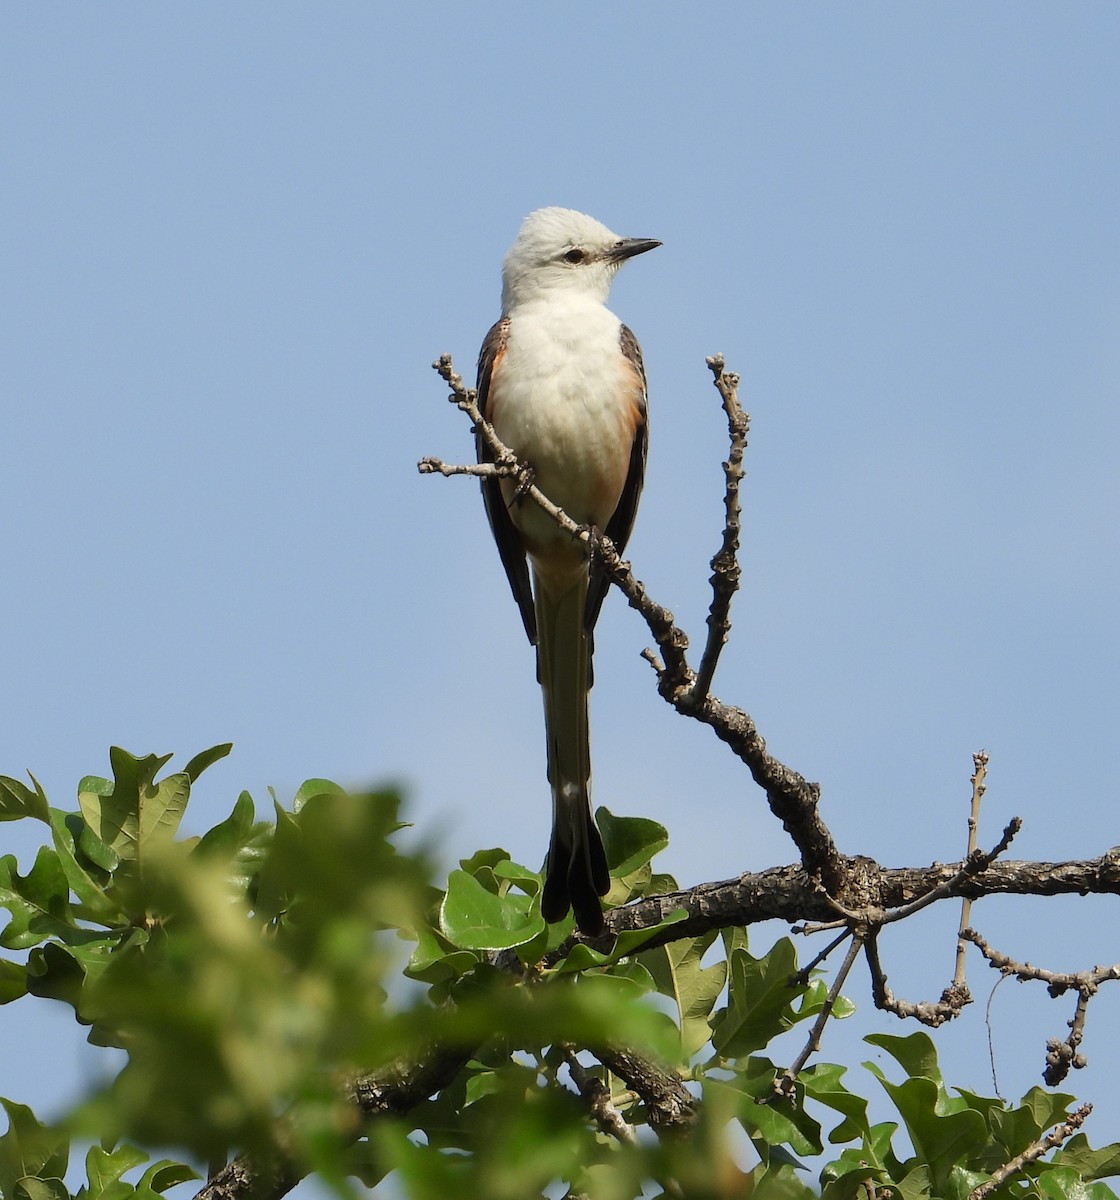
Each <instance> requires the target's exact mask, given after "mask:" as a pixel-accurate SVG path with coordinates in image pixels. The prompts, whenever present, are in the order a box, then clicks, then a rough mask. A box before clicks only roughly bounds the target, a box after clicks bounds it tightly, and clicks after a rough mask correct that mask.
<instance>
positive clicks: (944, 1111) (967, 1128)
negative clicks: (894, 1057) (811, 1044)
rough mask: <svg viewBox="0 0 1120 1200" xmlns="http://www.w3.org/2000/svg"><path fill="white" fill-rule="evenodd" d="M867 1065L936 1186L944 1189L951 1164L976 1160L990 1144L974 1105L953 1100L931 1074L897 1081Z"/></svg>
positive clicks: (936, 1188) (982, 1120)
mask: <svg viewBox="0 0 1120 1200" xmlns="http://www.w3.org/2000/svg"><path fill="white" fill-rule="evenodd" d="M867 1065H868V1068H869V1069H870V1070H871V1071H872V1072H873V1073H874V1074H875V1075H876V1076H878V1078H879V1082H880V1083H881V1084H882V1085H883V1088H884V1090H885V1091H886V1093H887V1095H888V1096H890V1098H891V1099H892V1100H893V1101H894V1104H895V1107H896V1108H897V1109H898V1111H899V1114H900V1115H901V1117H902V1120H903V1123H904V1124H905V1126H906V1131H907V1133H908V1134H909V1135H910V1140H911V1142H912V1143H913V1144H914V1149H915V1151H916V1152H917V1154H918V1158H919V1159H920V1160H922V1161H923V1162H925V1163H927V1164H928V1166H929V1170H930V1178H931V1179H932V1181H933V1186H934V1189H935V1190H936V1191H938V1192H940V1191H942V1190H943V1189H944V1185H945V1183H946V1181H947V1179H948V1177H949V1172H950V1171H951V1170H952V1168H953V1167H954V1166H957V1165H960V1164H964V1163H968V1162H971V1161H973V1159H974V1158H975V1157H976V1155H977V1154H978V1153H979V1152H981V1151H982V1150H983V1148H984V1146H985V1145H986V1144H987V1142H988V1128H987V1122H986V1121H985V1120H984V1118H983V1117H982V1116H981V1115H980V1113H978V1112H977V1111H976V1110H975V1109H971V1108H965V1107H964V1101H963V1100H960V1099H952V1100H950V1099H949V1097H948V1096H947V1095H946V1093H945V1090H944V1088H943V1087H941V1086H940V1085H939V1084H937V1083H934V1081H933V1080H932V1079H929V1078H928V1077H925V1076H915V1077H913V1078H911V1079H907V1080H904V1081H903V1082H902V1083H900V1084H895V1083H891V1082H890V1081H889V1080H888V1079H886V1078H884V1077H883V1075H882V1073H881V1072H880V1071H878V1070H877V1069H876V1068H875V1066H874V1064H871V1063H869V1064H867Z"/></svg>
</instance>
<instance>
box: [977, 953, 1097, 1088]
mask: <svg viewBox="0 0 1120 1200" xmlns="http://www.w3.org/2000/svg"><path fill="white" fill-rule="evenodd" d="M961 937H962V938H964V939H965V941H968V942H971V943H972V944H973V945H974V946H975V947H976V948H977V949H978V950H979V951H980V953H981V954H982V955H983V956H984V957H985V958H986V959H987V960H988V962H989V963H990V964H991V966H993V967H994V968H995V969H996V970H997V971H999V973H1000V974H1001V975H1012V976H1014V977H1015V978H1016V979H1018V980H1020V981H1021V982H1024V983H1026V982H1028V981H1030V980H1036V981H1040V982H1042V983H1045V984H1046V985H1047V988H1046V990H1047V991H1048V992H1049V993H1050V995H1051V996H1052V997H1054V998H1055V999H1056V998H1057V997H1058V996H1062V995H1064V994H1065V993H1066V992H1068V991H1076V992H1077V1004H1076V1005H1075V1007H1074V1012H1073V1017H1072V1019H1071V1020H1069V1021H1068V1022H1067V1024H1068V1026H1069V1036H1068V1037H1067V1038H1066V1039H1065V1040H1064V1041H1060V1040H1059V1039H1058V1038H1051V1039H1050V1040H1049V1041H1048V1042H1047V1043H1046V1070H1045V1071H1044V1072H1043V1073H1042V1078H1043V1079H1044V1081H1045V1082H1046V1084H1047V1086H1048V1087H1056V1086H1057V1085H1058V1084H1059V1083H1061V1082H1062V1080H1063V1079H1065V1077H1066V1076H1067V1075H1068V1074H1069V1071H1070V1068H1071V1067H1073V1068H1074V1070H1080V1068H1082V1067H1084V1066H1085V1065H1086V1059H1085V1056H1084V1055H1083V1054H1081V1053H1079V1051H1078V1046H1080V1045H1081V1039H1082V1038H1083V1037H1084V1036H1085V1017H1086V1013H1087V1012H1088V1008H1089V1001H1090V1000H1091V999H1092V997H1093V996H1095V995H1096V994H1097V990H1098V988H1099V987H1100V985H1101V984H1102V983H1108V982H1109V981H1111V980H1115V979H1120V963H1114V964H1113V965H1112V966H1110V967H1099V966H1098V967H1094V968H1093V969H1092V970H1091V971H1075V972H1064V971H1048V970H1046V968H1045V967H1036V966H1033V965H1032V964H1031V963H1028V962H1017V961H1016V960H1015V959H1013V958H1010V957H1009V956H1008V955H1006V954H1002V953H1001V952H1000V951H999V950H996V949H994V948H993V947H992V946H990V945H988V943H987V942H986V941H985V940H984V938H983V937H981V936H980V934H979V933H977V932H976V930H975V929H964V930H962V931H961Z"/></svg>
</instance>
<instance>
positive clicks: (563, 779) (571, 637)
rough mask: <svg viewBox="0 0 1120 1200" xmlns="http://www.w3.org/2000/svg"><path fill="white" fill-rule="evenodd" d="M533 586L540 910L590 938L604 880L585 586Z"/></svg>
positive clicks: (606, 886) (598, 918)
mask: <svg viewBox="0 0 1120 1200" xmlns="http://www.w3.org/2000/svg"><path fill="white" fill-rule="evenodd" d="M536 583H537V587H536V593H537V594H536V610H537V639H538V640H537V671H538V675H539V676H540V682H541V689H542V691H543V692H544V719H545V734H546V737H547V740H548V779H549V783H550V784H551V785H552V840H551V842H550V843H549V847H548V869H547V872H546V875H545V884H544V895H543V896H542V897H541V911H542V912H543V914H544V919H545V920H546V921H561V920H563V918H564V917H565V915H566V914H567V912H568V909H569V908H571V909H573V910H574V912H575V917H576V924H577V925H578V926H579V928H580V930H581V932H583V933H586V934H590V935H592V936H593V935H595V934H597V933H600V932H602V929H603V909H602V905H601V904H600V903H599V897H600V896H605V895H606V894H607V892H608V891H609V890H610V886H611V877H610V871H609V870H608V868H607V856H606V852H605V850H604V849H603V839H602V836H601V835H600V833H599V827H598V826H597V825H596V824H595V818H594V816H593V815H592V812H591V798H590V794H589V789H590V784H591V750H590V743H589V736H588V712H587V697H588V688H589V686H590V670H591V637H590V634H589V633H588V632H587V630H586V628H585V626H584V608H585V604H586V597H587V581H586V577H585V578H584V580H583V581H582V583H576V584H574V585H573V586H572V587H571V588H569V589H568V590H567V591H565V592H563V593H561V594H560V595H558V596H556V595H550V594H548V593H547V592H546V591H545V590H544V589H543V588H542V587H541V585H540V581H539V580H537V581H536Z"/></svg>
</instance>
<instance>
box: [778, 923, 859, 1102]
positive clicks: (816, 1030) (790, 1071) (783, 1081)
mask: <svg viewBox="0 0 1120 1200" xmlns="http://www.w3.org/2000/svg"><path fill="white" fill-rule="evenodd" d="M862 946H863V938H862V937H861V936H860V934H858V933H853V934H852V944H851V945H850V946H849V947H848V953H847V954H846V955H845V956H844V961H843V962H842V963H841V964H840V969H839V970H838V971H837V972H836V978H835V979H834V980H833V981H832V987H830V988H829V989H828V996H827V998H826V999H825V1002H824V1006H823V1007H822V1008H821V1011H820V1012H819V1013H818V1014H817V1019H816V1020H815V1021H814V1022H813V1028H812V1029H811V1030H810V1031H809V1040H808V1041H807V1042H806V1043H805V1046H804V1048H803V1049H802V1051H801V1053H800V1054H799V1055H798V1056H797V1058H796V1059H794V1061H793V1062H792V1063H791V1064H790V1065H789V1066H788V1067H787V1068H786V1069H785V1070H784V1071H783V1072H782V1073H781V1074H780V1075H778V1076H776V1077H775V1079H774V1083H773V1087H774V1096H775V1097H776V1098H777V1097H783V1098H785V1099H792V1097H793V1094H794V1088H793V1085H794V1084H795V1083H796V1081H797V1077H798V1075H800V1074H801V1070H802V1068H803V1067H804V1066H805V1064H806V1063H807V1062H808V1061H809V1059H810V1057H811V1056H812V1055H814V1054H816V1052H817V1051H818V1050H819V1049H820V1048H821V1034H823V1033H824V1027H825V1026H826V1025H827V1024H828V1021H829V1018H830V1017H831V1016H832V1009H833V1006H834V1005H835V1003H836V1001H837V998H838V997H839V995H840V989H841V988H842V987H843V986H844V983H845V982H846V980H847V978H848V974H849V973H850V971H851V969H852V964H853V963H854V962H855V961H856V958H857V957H858V956H859V952H860V948H861V947H862Z"/></svg>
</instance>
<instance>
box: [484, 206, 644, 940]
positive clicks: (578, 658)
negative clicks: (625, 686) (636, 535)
mask: <svg viewBox="0 0 1120 1200" xmlns="http://www.w3.org/2000/svg"><path fill="white" fill-rule="evenodd" d="M660 245H661V243H660V242H658V241H655V240H654V239H652V238H625V237H619V236H618V235H617V234H615V233H612V232H611V231H610V230H609V229H608V228H607V227H606V226H605V225H603V224H602V223H601V222H599V221H597V220H595V218H594V217H590V216H587V215H586V214H585V213H582V212H576V211H575V210H573V209H569V208H557V207H549V208H541V209H537V210H536V211H535V212H532V213H530V214H529V215H528V216H527V217H526V218H525V220H524V222H523V223H522V225H521V228H520V231H519V232H518V234H517V237H516V239H515V241H514V243H513V245H512V247H511V248H510V250H509V252H508V253H507V254H506V256H505V259H504V262H503V265H502V315H501V317H500V318H499V320H498V321H497V322H496V323H495V324H494V325H493V326H492V327H491V329H490V331H489V332H488V333H487V335H486V337H485V339H484V340H483V343H482V350H481V353H480V354H479V359H478V386H477V392H478V400H479V408H480V410H481V412H482V415H483V417H484V419H485V420H486V421H488V422H489V423H490V425H491V426H492V427H493V429H494V432H495V433H496V434H497V436H498V439H499V440H500V441H501V442H503V443H504V444H505V446H507V447H508V448H509V449H510V450H511V451H513V453H514V454H515V455H516V457H517V459H518V460H519V462H521V463H522V464H523V465H524V466H525V467H526V468H527V469H528V472H529V473H530V475H529V477H530V478H531V480H532V482H533V483H535V484H536V486H537V487H538V488H539V489H540V491H542V492H543V493H544V495H545V496H547V497H548V498H549V499H550V500H551V501H552V502H553V503H554V504H557V505H559V507H560V508H562V509H563V510H564V512H565V513H567V515H568V516H569V517H571V518H572V520H573V521H575V522H576V523H577V524H578V525H581V526H594V527H595V528H596V529H598V530H600V531H602V532H604V533H605V534H606V535H607V536H608V537H609V538H610V539H611V541H612V542H613V543H614V545H615V547H616V548H617V549H618V550H619V551H620V552H621V551H622V550H623V548H624V547H625V545H626V542H627V540H628V538H629V537H630V532H631V530H632V529H633V526H634V518H635V515H636V513H637V510H638V498H639V496H640V494H641V490H642V484H643V481H644V478H645V465H646V448H647V444H648V422H647V394H646V375H645V367H644V366H643V363H642V352H641V349H640V347H639V345H638V341H637V339H636V338H635V337H634V334H633V333H632V332H631V331H630V330H629V329H628V328H627V327H626V326H625V325H623V323H622V322H621V321H620V320H619V318H618V317H617V316H615V314H614V313H613V312H611V310H610V309H609V308H607V297H608V294H609V292H610V287H611V283H612V281H613V280H614V277H615V275H616V274H617V273H618V270H619V268H620V267H621V266H622V265H623V263H625V262H626V261H628V260H629V259H631V258H633V257H635V256H636V255H639V254H644V253H646V252H647V251H649V250H653V249H654V248H655V247H657V246H660ZM476 441H477V452H478V459H479V461H480V462H492V461H493V459H494V454H493V451H492V450H491V448H490V446H489V445H488V444H487V442H486V439H485V438H484V437H483V436H482V434H481V432H476ZM482 492H483V499H484V502H485V506H486V513H487V516H488V518H489V521H490V528H491V530H492V532H493V534H494V539H495V541H496V542H497V546H498V552H499V555H500V557H501V561H502V564H503V566H504V567H505V572H506V576H507V578H508V580H509V585H510V588H511V590H512V592H513V596H514V599H515V600H516V601H517V605H518V607H519V608H520V610H521V619H522V622H523V624H524V626H525V633H526V634H527V635H528V638H529V641H530V643H531V644H532V645H534V646H535V647H536V657H537V679H538V681H539V683H540V686H541V690H542V692H543V696H544V721H545V740H546V744H547V761H548V779H549V783H550V786H551V791H552V836H551V839H550V841H549V847H548V859H547V864H546V868H545V882H544V887H543V889H542V892H541V913H542V915H543V917H544V919H545V921H547V922H549V923H556V922H558V921H562V920H563V919H564V918H565V917H566V916H567V914H568V912H569V910H571V911H573V912H574V915H575V921H576V925H577V927H578V928H579V930H580V931H581V933H584V934H586V935H588V936H596V935H598V934H600V933H601V932H602V931H603V928H604V922H603V910H602V905H601V903H600V897H601V896H605V895H606V894H607V892H608V891H609V890H610V886H611V880H610V871H609V869H608V866H607V856H606V852H605V850H604V847H603V839H602V836H601V834H600V832H599V828H598V826H597V824H596V822H595V817H594V814H593V812H592V808H591V798H590V783H591V754H590V743H589V728H588V726H589V721H588V691H589V689H590V687H591V683H592V652H593V649H594V645H593V635H594V629H595V622H596V620H597V619H598V616H599V611H600V609H601V608H602V606H603V600H604V598H605V596H606V592H607V587H608V583H609V581H608V579H607V577H606V576H605V575H604V574H603V573H602V572H601V571H598V570H595V569H593V567H592V565H591V562H590V557H589V554H588V550H587V547H586V545H585V544H584V543H583V542H582V541H580V540H577V539H575V538H573V537H572V536H571V535H570V534H568V533H566V532H565V531H564V530H562V529H561V528H560V527H559V526H558V525H557V523H556V522H555V521H554V520H553V519H552V518H551V517H550V516H549V515H548V514H547V513H546V512H544V510H543V509H541V508H540V506H539V505H537V504H535V503H534V502H533V501H532V500H531V499H530V498H529V497H527V496H526V495H525V487H524V481H523V480H522V481H519V480H518V479H516V478H511V477H499V476H493V475H491V476H484V477H483V480H482Z"/></svg>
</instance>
